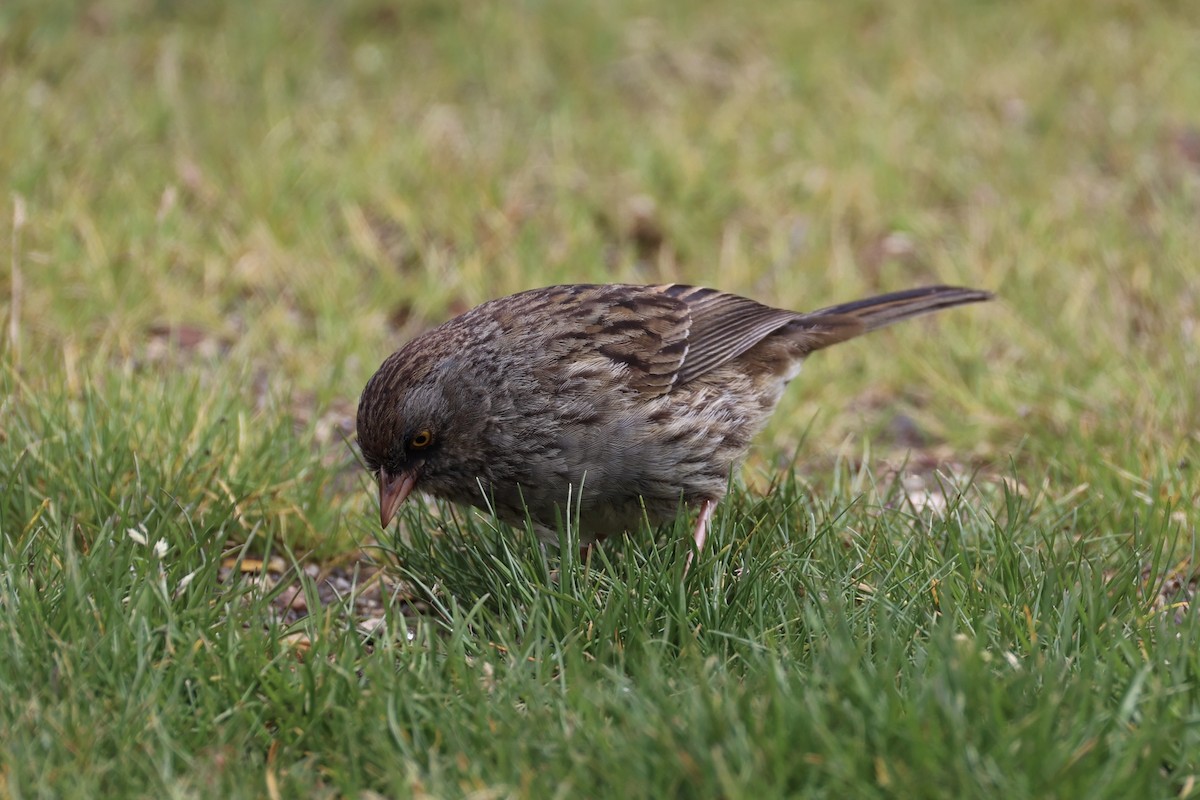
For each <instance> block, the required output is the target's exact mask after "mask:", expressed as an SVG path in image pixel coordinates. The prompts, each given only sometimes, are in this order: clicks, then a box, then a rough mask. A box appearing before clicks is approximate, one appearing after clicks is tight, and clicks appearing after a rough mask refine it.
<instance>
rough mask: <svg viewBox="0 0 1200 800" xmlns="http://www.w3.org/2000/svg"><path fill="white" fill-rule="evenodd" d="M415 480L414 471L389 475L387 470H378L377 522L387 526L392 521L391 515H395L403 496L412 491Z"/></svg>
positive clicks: (403, 498)
mask: <svg viewBox="0 0 1200 800" xmlns="http://www.w3.org/2000/svg"><path fill="white" fill-rule="evenodd" d="M416 482H417V476H416V474H415V473H414V472H411V471H409V472H401V473H400V474H399V475H396V476H394V477H393V476H391V475H388V474H387V470H383V469H381V470H379V524H380V525H382V526H383V527H385V528H386V527H387V526H388V523H389V522H391V521H392V517H394V516H396V511H397V509H399V508H400V504H401V503H403V502H404V500H405V498H407V497H408V496H409V494H411V493H412V490H413V486H414V485H415V484H416Z"/></svg>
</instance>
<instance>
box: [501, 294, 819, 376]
mask: <svg viewBox="0 0 1200 800" xmlns="http://www.w3.org/2000/svg"><path fill="white" fill-rule="evenodd" d="M518 297H522V299H523V300H525V299H526V298H527V302H528V303H529V307H528V308H523V309H522V312H520V313H523V314H524V315H525V316H526V318H541V317H545V318H547V319H556V318H557V319H559V320H562V319H563V318H572V324H570V325H568V326H564V328H563V329H562V331H561V332H560V333H558V335H557V336H556V337H555V339H556V340H557V341H556V342H555V344H554V345H553V348H554V349H555V350H556V351H557V352H556V354H555V355H556V356H558V357H571V358H572V359H573V360H575V361H576V362H577V363H581V364H582V361H584V360H586V359H581V358H580V354H581V351H583V352H586V353H589V354H593V355H595V356H601V357H603V358H604V359H605V360H606V361H608V362H611V363H613V364H618V365H622V366H623V367H624V369H623V370H622V374H623V379H624V383H625V385H626V386H627V387H628V388H630V389H632V390H634V391H636V392H639V393H641V394H645V395H650V396H655V395H661V394H665V393H667V392H669V391H671V390H672V389H673V388H674V387H676V386H682V385H683V384H686V383H687V382H688V381H691V380H693V379H695V378H697V377H699V376H700V375H703V374H704V373H706V372H709V371H710V370H713V369H715V368H717V367H719V366H721V365H722V364H724V363H726V362H728V361H730V360H731V359H734V358H737V357H738V356H740V355H741V354H742V353H744V352H746V351H747V350H749V349H750V348H751V347H754V345H756V344H758V343H759V342H760V341H762V340H763V339H764V338H765V337H767V336H769V335H770V334H771V333H773V332H775V331H777V330H779V329H780V328H782V327H783V326H785V325H787V324H788V323H789V322H795V321H796V320H797V318H798V316H799V315H797V314H796V313H794V312H791V311H784V310H781V309H776V308H771V307H769V306H765V305H763V304H761V303H756V302H755V301H753V300H749V299H747V298H745V297H739V296H738V295H734V294H727V293H725V292H718V291H716V290H715V289H704V288H698V287H694V286H681V285H678V284H671V285H665V286H629V285H619V284H618V285H582V284H577V285H572V286H556V287H551V288H549V289H545V290H538V291H536V292H531V293H527V294H525V295H518ZM522 305H525V303H523V304H522ZM509 311H510V312H511V311H513V309H511V308H510V309H509ZM549 327H550V328H552V329H553V328H554V327H555V326H554V325H553V323H550V325H549Z"/></svg>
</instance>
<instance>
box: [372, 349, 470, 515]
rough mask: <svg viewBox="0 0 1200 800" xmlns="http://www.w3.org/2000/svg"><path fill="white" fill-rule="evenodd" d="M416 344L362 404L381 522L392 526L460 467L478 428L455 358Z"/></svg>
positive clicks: (395, 359)
mask: <svg viewBox="0 0 1200 800" xmlns="http://www.w3.org/2000/svg"><path fill="white" fill-rule="evenodd" d="M420 345H421V340H419V339H418V340H415V341H413V342H411V343H410V344H409V345H408V346H406V347H404V348H402V349H401V350H399V351H397V352H396V353H394V354H393V355H392V356H391V357H390V358H388V359H387V360H386V361H385V362H383V365H382V366H381V367H380V368H379V370H378V371H377V372H376V373H375V374H374V375H373V376H372V377H371V380H370V381H368V382H367V386H366V388H365V389H363V393H362V397H361V398H360V399H359V402H358V420H357V427H358V444H359V447H360V448H361V450H362V455H363V459H364V460H365V461H366V464H367V468H368V469H369V470H371V472H372V473H373V474H374V475H375V478H376V480H377V481H378V483H379V520H380V523H381V524H382V525H383V527H385V528H386V527H387V526H388V523H389V522H391V520H392V518H393V517H394V516H395V514H396V511H397V509H399V508H400V505H401V504H402V503H403V502H404V500H405V499H406V498H407V497H408V496H409V494H411V493H412V491H413V489H416V488H422V487H425V488H430V485H431V484H432V486H433V488H436V486H437V485H438V483H439V481H441V480H445V479H446V476H447V474H448V473H456V472H457V471H458V468H459V466H460V465H458V464H457V462H456V461H455V458H456V456H455V454H456V453H462V452H463V447H462V446H461V445H462V443H463V439H464V437H465V436H469V435H471V433H472V429H473V428H474V427H475V425H476V424H477V419H478V413H477V412H478V410H479V409H478V408H476V409H474V411H475V412H476V413H475V414H472V413H471V409H470V398H469V397H468V394H469V393H468V392H467V390H466V387H465V385H464V384H463V382H462V381H461V380H459V377H460V373H461V367H462V364H461V362H460V359H458V358H456V357H455V356H443V355H441V354H438V353H429V352H424V351H423V348H422V347H421V346H420Z"/></svg>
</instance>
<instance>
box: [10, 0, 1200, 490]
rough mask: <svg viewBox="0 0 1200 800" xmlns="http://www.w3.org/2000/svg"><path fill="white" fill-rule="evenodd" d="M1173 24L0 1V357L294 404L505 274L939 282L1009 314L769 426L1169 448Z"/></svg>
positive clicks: (793, 6) (838, 378) (959, 449)
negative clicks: (187, 374) (992, 301)
mask: <svg viewBox="0 0 1200 800" xmlns="http://www.w3.org/2000/svg"><path fill="white" fill-rule="evenodd" d="M1198 16H1200V12H1198V11H1197V10H1196V9H1195V8H1194V7H1193V6H1192V5H1190V4H1187V3H1176V4H1172V3H1152V4H1143V3H1132V2H1112V1H1106V2H1096V3H1087V4H1072V5H1070V6H1067V5H1064V4H1062V3H1057V2H1049V1H1047V2H1036V1H1034V2H1026V3H1021V4H1005V3H988V2H950V1H949V0H944V1H943V2H928V3H920V4H911V5H909V4H895V5H892V4H876V3H866V2H852V3H839V4H825V3H816V2H801V3H771V2H751V3H747V4H740V3H739V4H730V3H718V2H703V3H695V4H689V6H688V7H687V9H686V10H683V9H678V8H669V7H665V6H662V5H658V4H655V3H650V2H614V3H605V4H570V3H568V4H558V3H536V2H526V3H506V4H491V3H475V2H462V3H455V2H419V1H418V0H406V1H405V2H395V3H384V2H378V1H377V0H351V2H344V3H337V4H326V3H315V2H313V3H282V2H259V3H224V2H202V3H178V4H177V3H168V2H134V1H132V0H113V1H102V2H95V3H64V2H57V3H54V2H51V3H42V2H36V3H34V2H23V1H22V0H16V1H15V2H7V3H5V4H4V7H3V8H2V9H0V59H2V62H0V63H2V65H3V74H2V75H0V105H2V106H3V108H5V109H6V113H5V115H4V116H5V123H4V125H3V126H2V129H0V175H3V176H4V182H5V184H6V185H7V188H8V197H7V198H6V201H7V205H8V206H9V210H10V212H11V211H14V210H15V207H19V208H20V209H22V212H21V213H20V214H18V215H14V213H7V214H4V215H3V216H4V217H5V220H4V225H5V226H6V227H7V229H6V230H5V234H6V238H9V239H10V240H11V241H12V242H13V247H12V258H13V260H14V263H15V265H16V266H17V267H19V269H20V270H21V272H22V273H23V277H24V281H23V289H22V291H21V292H20V298H19V304H20V309H19V314H20V316H19V320H18V322H17V324H16V325H15V328H14V329H15V330H18V331H19V336H20V340H19V343H14V342H10V343H9V344H10V351H11V350H14V349H15V352H16V353H17V354H18V357H19V362H18V363H19V366H20V375H21V380H22V381H24V382H25V383H26V384H27V385H28V386H29V388H30V389H31V390H33V391H35V392H37V391H41V390H45V389H47V388H53V387H58V386H62V385H63V384H64V382H65V384H66V386H67V387H68V388H69V389H70V390H72V391H78V389H79V388H80V386H81V385H82V384H84V383H87V382H88V381H95V380H104V379H106V376H110V375H113V376H119V379H120V380H122V381H133V382H138V381H149V382H153V381H156V380H157V379H158V371H159V370H197V369H198V370H202V371H210V372H212V373H213V374H219V375H226V376H228V375H229V374H230V373H229V370H230V369H231V368H232V369H233V370H234V372H233V373H232V374H233V375H235V376H236V379H237V381H239V382H242V383H244V384H245V386H246V388H247V389H248V390H250V389H251V388H253V387H256V391H257V394H258V395H260V396H261V395H262V394H263V392H264V391H267V390H269V392H270V393H273V394H274V395H275V396H277V397H282V398H286V399H287V405H290V406H294V407H295V408H296V409H297V410H299V409H305V413H304V414H303V416H304V418H306V419H307V418H309V417H310V416H311V413H310V412H311V410H312V409H314V408H315V409H324V408H328V407H330V406H331V405H332V404H335V403H339V402H340V403H343V404H352V403H353V402H354V401H355V399H356V397H357V393H358V391H359V389H360V387H361V386H362V385H363V383H364V382H365V379H366V378H367V377H368V376H369V374H370V373H371V371H372V370H373V369H374V367H375V366H376V365H377V364H378V362H379V361H380V360H381V359H382V358H383V356H385V355H386V354H387V353H388V352H390V351H391V350H392V349H393V348H394V347H395V346H396V345H397V344H399V343H400V342H402V341H403V340H405V339H406V338H407V337H409V336H411V335H412V334H413V333H415V332H417V331H419V330H421V329H423V328H425V327H428V326H430V325H432V324H435V323H436V322H439V321H441V320H442V319H444V318H445V317H446V316H448V315H450V314H452V313H454V312H458V311H461V310H464V309H465V308H467V307H470V306H471V305H474V304H476V303H478V302H480V301H482V300H484V299H487V298H490V297H493V296H496V295H499V294H504V293H508V292H511V291H516V290H519V289H522V288H527V287H530V286H535V285H540V284H548V283H554V282H569V281H642V282H654V281H686V282H694V283H702V284H711V285H715V286H719V287H720V288H723V289H728V290H731V291H736V292H741V293H745V294H748V295H751V296H754V297H757V298H760V299H763V300H767V301H770V302H773V303H777V304H779V305H783V306H787V307H791V308H796V309H807V308H812V307H816V306H820V305H825V304H828V303H832V302H836V301H841V300H846V299H850V298H854V297H857V296H859V295H863V294H866V293H870V292H874V291H884V290H892V289H899V288H904V287H907V286H911V285H914V284H918V283H925V282H931V281H939V282H955V283H963V284H969V285H975V286H981V287H986V288H990V289H993V290H995V291H997V292H998V293H999V295H1000V296H1001V298H1002V303H1001V305H1000V306H999V307H989V308H980V309H971V310H970V311H968V312H959V313H956V314H954V315H953V316H952V317H945V318H941V319H938V320H937V321H935V322H928V323H921V326H922V327H910V328H909V329H907V330H898V331H895V332H889V333H886V334H883V335H881V336H877V337H874V338H873V339H871V340H868V341H865V342H863V343H861V344H857V345H854V346H853V347H849V348H845V349H843V350H841V351H840V352H839V351H835V352H833V353H830V354H822V356H821V358H819V359H816V360H814V362H813V363H812V364H811V366H810V369H809V371H808V372H807V374H806V376H805V379H804V380H803V381H801V382H800V384H799V386H798V388H797V389H795V390H793V391H792V392H791V393H790V395H789V398H788V400H787V401H786V405H785V406H784V408H783V410H782V413H780V414H779V415H778V417H777V418H776V422H775V424H774V425H773V427H772V430H771V433H770V435H769V436H768V437H766V441H768V442H770V443H772V444H774V445H776V446H777V448H778V450H779V451H781V452H788V453H790V452H791V451H793V450H794V449H795V447H796V445H797V443H798V441H799V438H800V436H801V434H802V433H803V432H807V435H808V437H809V442H808V447H807V449H808V451H809V453H810V454H816V453H824V452H828V451H829V450H830V449H831V448H835V447H837V446H839V445H841V444H842V443H844V441H845V440H846V437H848V436H854V437H857V436H859V435H860V434H861V433H862V432H863V431H864V430H865V431H867V432H872V431H873V432H874V433H875V434H876V435H877V438H881V439H882V440H883V441H885V442H886V440H887V435H888V431H889V427H888V426H889V425H890V423H891V421H893V420H895V419H896V418H897V416H898V415H902V418H901V423H902V425H900V427H901V428H903V430H904V431H909V432H911V429H910V426H909V425H908V423H909V422H913V421H915V423H916V426H917V430H918V432H919V434H920V435H919V436H918V437H917V438H918V441H920V442H929V441H933V442H940V441H948V442H950V443H951V444H952V450H953V451H954V452H956V453H958V454H960V457H962V458H964V459H968V460H970V459H975V460H994V461H1000V462H1004V461H1006V460H1007V459H1008V458H1010V457H1011V455H1012V454H1013V453H1014V452H1017V451H1018V450H1019V451H1020V452H1021V453H1023V454H1024V455H1025V456H1028V457H1029V458H1030V460H1031V461H1034V462H1036V463H1037V467H1036V470H1037V471H1041V470H1043V469H1047V468H1050V467H1051V466H1052V463H1053V462H1055V461H1056V460H1057V459H1060V458H1063V459H1067V461H1068V462H1069V464H1070V466H1069V469H1068V471H1069V472H1071V473H1073V474H1072V475H1070V476H1068V475H1061V474H1060V475H1059V476H1058V477H1059V479H1061V480H1062V481H1064V482H1071V481H1074V480H1076V479H1077V477H1078V475H1077V474H1074V473H1077V467H1078V464H1077V463H1076V462H1077V459H1075V458H1072V457H1071V452H1070V450H1071V448H1079V449H1081V451H1082V452H1080V453H1079V454H1078V455H1079V459H1078V460H1081V461H1094V456H1096V455H1102V456H1103V458H1104V459H1107V460H1109V461H1113V462H1115V463H1116V464H1117V465H1118V466H1119V467H1120V468H1121V469H1123V470H1126V471H1128V472H1130V473H1132V474H1134V475H1139V476H1142V477H1148V474H1147V472H1148V471H1157V472H1162V471H1163V469H1164V467H1163V465H1166V464H1171V463H1178V462H1179V461H1180V460H1181V459H1182V458H1183V457H1184V455H1185V454H1186V453H1187V452H1189V451H1191V450H1193V449H1194V448H1195V446H1196V444H1197V443H1196V437H1197V400H1196V398H1197V396H1198V395H1200V379H1198V378H1197V377H1196V375H1197V366H1198V365H1197V360H1198V357H1197V351H1198V349H1200V327H1198V326H1197V322H1196V321H1197V317H1198V316H1200V312H1198V310H1197V309H1198V307H1200V299H1198V294H1200V289H1198V288H1197V287H1198V284H1200V281H1198V280H1197V278H1196V276H1197V273H1198V271H1200V270H1198V268H1197V266H1196V264H1195V263H1194V256H1195V253H1196V252H1197V251H1198V250H1200V225H1197V224H1196V222H1197V208H1198V193H1200V112H1198V111H1197V109H1200V70H1196V69H1195V65H1196V64H1197V63H1200V37H1198V36H1197V30H1198V28H1197V25H1196V22H1197V17H1198ZM17 216H19V217H22V218H23V219H24V224H23V225H21V227H20V230H19V231H16V230H14V223H15V218H16V217H17ZM6 273H8V271H6ZM0 298H2V300H0V302H3V303H4V306H3V311H4V313H5V316H6V317H11V315H12V313H13V284H12V277H11V274H5V275H4V276H3V278H0ZM164 345H165V346H166V349H167V350H170V351H172V352H173V354H174V355H173V357H170V358H164V357H159V358H157V359H155V358H154V356H155V354H157V355H158V356H161V355H162V349H163V346H164ZM213 353H217V354H219V357H213ZM205 355H208V358H207V359H205V358H203V356H205ZM151 362H152V366H155V368H154V369H145V370H139V369H138V367H139V366H143V367H144V366H145V365H146V364H147V363H151ZM252 395H254V392H253V391H248V396H252ZM814 418H815V421H814ZM810 422H812V424H811V425H810V424H809V423H810ZM892 428H893V429H894V428H896V426H894V425H893V426H892ZM899 438H901V439H905V440H906V441H902V442H901V444H902V445H903V444H911V442H910V441H907V439H911V438H912V437H907V438H906V437H904V436H901V437H899ZM856 448H857V445H855V447H854V448H852V449H856ZM1051 471H1053V470H1051ZM1085 479H1086V478H1085ZM1068 488H1069V487H1068Z"/></svg>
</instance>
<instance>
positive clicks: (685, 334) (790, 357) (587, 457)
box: [356, 284, 993, 569]
mask: <svg viewBox="0 0 1200 800" xmlns="http://www.w3.org/2000/svg"><path fill="white" fill-rule="evenodd" d="M992 297H993V295H992V294H991V293H990V292H987V291H981V290H976V289H967V288H961V287H956V286H925V287H921V288H915V289H909V290H906V291H899V292H893V293H889V294H882V295H878V296H875V297H868V298H866V299H863V300H857V301H854V302H850V303H843V304H840V305H833V306H829V307H827V308H822V309H820V310H817V311H811V312H808V313H801V312H795V311H788V310H785V309H780V308H774V307H772V306H769V305H765V304H762V303H759V302H757V301H755V300H751V299H749V298H746V297H742V296H740V295H737V294H732V293H729V292H723V291H719V290H716V289H710V288H704V287H699V286H688V285H681V284H667V285H651V286H641V285H630V284H571V285H562V286H549V287H545V288H540V289H531V290H528V291H523V292H519V293H517V294H513V295H509V296H506V297H501V298H498V299H494V300H490V301H488V302H485V303H483V304H482V305H479V306H476V307H475V308H473V309H471V310H470V311H467V312H465V313H463V314H461V315H459V316H457V317H454V318H453V319H450V320H449V321H447V322H445V323H443V324H441V325H439V326H437V327H435V328H432V329H431V330H428V331H426V332H425V333H423V334H420V335H418V336H417V337H415V338H413V339H411V340H410V341H408V342H407V343H406V344H404V345H403V346H401V347H400V348H399V349H398V350H396V351H395V352H394V353H392V354H391V355H390V356H388V357H387V358H386V359H385V360H384V361H383V363H382V365H381V366H380V367H379V369H378V370H377V371H376V372H375V373H374V375H372V377H371V378H370V379H369V380H368V382H367V384H366V387H365V388H364V389H363V392H362V396H361V398H360V399H359V404H358V413H357V420H356V427H357V439H358V445H359V449H360V452H361V455H362V459H363V461H364V463H365V466H366V467H367V469H368V470H369V471H370V472H371V474H372V475H373V476H374V478H375V480H376V482H377V484H378V491H379V513H380V524H381V525H382V527H383V528H385V529H386V528H387V527H388V526H389V524H390V523H391V521H392V519H393V518H394V517H395V515H396V513H397V510H398V509H399V508H400V506H401V504H403V503H404V501H405V499H406V498H407V497H408V496H409V495H410V494H411V493H412V492H413V491H420V492H422V493H425V494H428V495H432V496H433V497H436V498H441V499H444V500H447V501H450V502H451V503H454V504H461V505H467V506H474V507H476V508H479V509H482V510H484V511H485V512H487V513H489V514H494V515H495V517H497V518H499V519H500V520H501V521H503V522H506V523H508V524H510V525H514V526H518V527H519V526H523V525H524V524H525V523H526V521H529V522H531V523H532V525H533V528H534V530H535V532H536V533H537V535H538V538H539V539H540V540H541V541H543V542H544V543H546V544H548V545H551V546H557V545H558V542H559V540H558V536H559V533H558V531H559V529H560V528H561V526H562V525H563V524H564V523H565V522H566V521H567V520H571V521H572V522H573V523H575V527H576V530H577V535H578V544H579V547H580V549H581V552H584V553H586V551H587V550H588V549H589V548H590V547H591V546H592V545H594V544H595V543H596V542H598V541H602V540H603V539H605V538H607V537H609V536H613V535H617V534H625V533H628V532H634V531H637V530H638V529H639V528H640V526H641V525H642V524H643V523H644V522H649V523H651V524H661V523H664V522H668V521H671V520H674V519H677V518H678V516H679V514H680V513H681V511H683V510H684V509H685V508H686V509H691V510H694V511H695V512H697V513H696V522H695V525H694V528H693V533H692V539H693V542H694V545H695V548H694V550H689V553H688V560H687V563H688V565H690V563H691V558H692V554H693V553H695V554H699V553H700V552H701V551H702V550H703V549H704V544H705V540H706V538H707V535H708V530H709V526H710V524H711V521H712V518H713V512H714V511H715V509H716V507H717V504H718V503H719V502H720V501H721V500H722V499H723V498H724V496H725V494H726V491H727V489H728V487H729V482H730V475H731V471H732V470H733V469H734V468H735V467H736V466H737V465H738V464H740V462H741V461H742V460H743V459H744V457H745V456H746V454H747V452H748V450H749V447H750V445H751V441H752V440H753V439H754V437H755V435H756V434H757V433H758V432H759V431H760V430H761V429H762V428H763V426H764V425H765V424H766V422H767V420H768V419H769V418H770V416H771V414H772V412H773V411H774V410H775V407H776V405H777V404H778V403H779V400H780V397H781V396H782V395H783V392H784V388H785V387H786V386H787V384H788V383H789V382H790V381H791V380H792V379H793V378H795V377H796V375H797V374H798V373H799V371H800V366H801V363H802V362H803V361H804V359H805V358H807V357H808V356H809V355H810V354H812V353H814V352H816V351H818V350H822V349H824V348H826V347H829V346H831V345H834V344H838V343H840V342H844V341H847V340H849V339H853V338H855V337H857V336H860V335H862V334H864V333H868V332H870V331H874V330H878V329H879V328H883V327H885V326H887V325H891V324H892V323H894V322H899V321H900V320H904V319H909V318H911V317H916V316H919V315H922V314H929V313H932V312H935V311H940V310H942V309H946V308H952V307H954V306H960V305H964V304H967V303H977V302H982V301H986V300H989V299H991V298H992ZM576 518H577V522H575V521H576ZM685 569H686V567H685Z"/></svg>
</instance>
